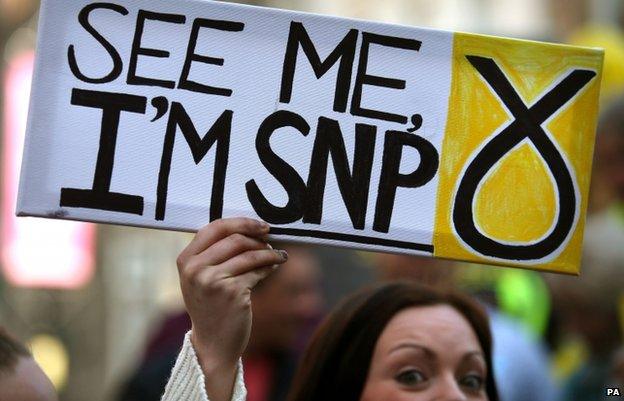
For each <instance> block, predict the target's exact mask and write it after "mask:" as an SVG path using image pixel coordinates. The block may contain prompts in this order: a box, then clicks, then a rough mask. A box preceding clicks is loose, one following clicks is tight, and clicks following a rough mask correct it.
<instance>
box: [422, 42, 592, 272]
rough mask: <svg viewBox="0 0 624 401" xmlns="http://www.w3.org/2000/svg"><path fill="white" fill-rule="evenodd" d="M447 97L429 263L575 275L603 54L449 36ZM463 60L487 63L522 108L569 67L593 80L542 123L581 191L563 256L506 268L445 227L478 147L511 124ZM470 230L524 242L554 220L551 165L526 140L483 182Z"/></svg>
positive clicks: (545, 230) (544, 231)
mask: <svg viewBox="0 0 624 401" xmlns="http://www.w3.org/2000/svg"><path fill="white" fill-rule="evenodd" d="M453 47H454V48H453V67H452V83H451V95H450V99H449V111H448V119H447V126H446V133H445V138H444V142H443V145H442V153H441V155H440V170H439V174H440V183H439V189H438V197H437V208H436V221H435V234H434V247H435V256H437V257H443V258H452V259H460V260H467V261H473V262H484V263H494V264H505V265H515V266H518V267H525V268H531V269H539V270H549V271H556V272H561V273H568V274H578V272H579V265H580V257H581V245H582V241H583V229H584V221H585V213H586V209H587V198H588V196H587V195H588V190H589V180H590V173H591V161H592V154H593V146H594V138H595V128H596V122H597V116H598V97H599V90H600V71H601V68H602V59H603V54H602V52H601V51H600V50H596V49H588V48H579V47H570V46H562V45H554V44H544V43H537V42H530V41H521V40H512V39H504V38H495V37H489V36H482V35H471V34H463V33H456V34H455V38H454V45H453ZM467 55H472V56H481V57H488V58H492V59H493V60H494V61H495V62H496V63H497V64H498V66H499V67H500V68H501V69H502V70H503V72H504V73H505V75H506V76H507V79H508V80H509V81H510V82H511V83H512V85H513V86H514V88H515V90H516V91H517V93H518V94H519V95H520V97H521V98H522V100H523V101H524V103H525V104H526V105H527V106H529V107H530V106H531V105H532V104H533V103H534V102H535V101H537V99H539V98H540V97H541V95H543V94H544V93H546V92H548V90H549V89H550V88H551V87H552V85H553V84H555V83H556V82H558V81H559V80H561V79H562V78H563V77H564V76H566V75H567V73H569V72H570V71H571V70H573V69H586V70H587V69H589V70H593V71H595V72H596V73H597V76H596V77H594V78H593V79H592V80H591V81H590V82H589V83H588V84H587V85H586V86H585V87H584V88H583V89H582V90H581V92H579V93H578V94H577V95H576V96H575V97H574V98H573V99H572V100H571V101H570V102H568V103H567V104H566V105H565V106H564V107H562V108H561V109H560V110H558V111H557V112H556V113H555V114H554V116H553V117H551V118H550V119H549V120H547V122H546V123H545V124H544V125H543V126H544V128H545V129H546V131H547V133H549V134H550V136H551V138H552V139H553V140H554V142H555V143H556V145H557V146H558V148H559V149H560V150H561V153H562V154H563V156H564V158H565V159H566V160H567V161H568V163H569V165H570V166H571V168H572V174H573V178H574V179H575V180H576V185H577V188H578V190H579V192H580V195H581V197H580V208H579V211H578V219H577V222H576V224H575V226H574V228H573V231H572V234H571V236H569V238H568V241H567V242H566V243H565V245H564V246H563V248H562V250H561V252H558V253H554V254H553V255H552V257H550V258H548V257H547V258H545V259H546V260H543V261H540V262H534V263H530V262H519V261H513V260H511V261H503V260H500V259H493V258H491V257H486V256H483V255H480V254H479V253H477V252H475V251H474V250H472V249H470V247H468V246H466V245H465V244H464V243H463V242H462V241H461V240H460V238H459V236H458V235H457V234H456V232H455V231H454V229H453V226H452V218H451V217H452V210H453V201H454V197H455V194H456V191H457V187H458V184H459V181H460V180H461V177H462V173H463V170H464V169H465V167H466V165H467V163H469V161H470V160H471V158H472V157H474V155H475V154H476V153H477V152H478V151H479V148H480V147H481V146H483V144H484V143H486V142H488V141H489V140H490V139H491V137H493V136H494V135H495V134H496V133H497V132H499V131H500V130H502V129H503V128H504V127H505V126H506V125H508V124H509V123H511V122H512V121H513V119H514V117H513V116H512V115H511V113H510V112H508V111H507V109H506V108H505V107H504V105H503V104H502V102H501V101H500V100H499V98H498V96H497V95H496V94H495V93H494V92H493V90H492V89H491V88H490V87H489V85H488V84H487V83H486V82H485V80H484V79H483V78H482V77H481V75H480V74H479V72H478V71H477V70H476V69H475V68H474V67H473V66H472V65H471V64H470V62H469V61H468V59H467V58H466V56H467ZM473 213H474V216H475V223H476V225H477V227H478V228H479V229H480V231H481V232H482V233H483V234H484V235H486V236H487V237H489V238H492V239H494V240H496V241H500V242H507V243H514V244H526V243H531V242H535V241H538V240H539V239H540V238H542V237H543V236H544V235H546V234H547V233H548V232H549V230H550V229H551V226H552V225H553V224H554V220H555V219H556V218H557V192H556V187H555V185H554V181H553V178H552V176H551V175H550V173H549V170H548V166H547V165H546V163H545V162H544V160H543V159H542V158H541V156H540V154H539V153H537V152H536V151H535V148H534V147H533V145H532V143H531V142H530V141H528V140H526V141H524V142H521V143H520V144H519V145H518V146H516V147H515V148H513V149H512V150H510V151H509V152H508V153H507V154H506V155H505V156H504V157H503V158H502V159H500V160H499V161H498V163H497V164H496V165H495V166H494V167H493V168H492V169H491V170H490V171H489V172H488V174H487V175H486V176H485V178H484V179H483V180H482V181H481V187H480V190H479V191H478V192H477V194H476V197H475V201H474V203H473Z"/></svg>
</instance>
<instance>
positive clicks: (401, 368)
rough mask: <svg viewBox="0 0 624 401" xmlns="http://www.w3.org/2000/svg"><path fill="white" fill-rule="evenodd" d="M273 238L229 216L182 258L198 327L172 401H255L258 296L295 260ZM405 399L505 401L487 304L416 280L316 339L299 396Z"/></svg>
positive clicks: (353, 300) (392, 288)
mask: <svg viewBox="0 0 624 401" xmlns="http://www.w3.org/2000/svg"><path fill="white" fill-rule="evenodd" d="M268 232H269V226H268V225H267V224H266V223H261V222H258V221H255V220H250V219H242V218H241V219H223V220H219V221H215V222H213V223H211V224H209V225H208V226H206V227H205V228H204V229H202V230H200V232H199V233H198V234H197V235H196V236H195V238H194V239H193V241H192V242H191V243H190V244H189V245H188V246H187V248H185V250H183V251H182V253H181V254H180V256H179V258H178V268H179V272H180V277H181V280H180V281H181V287H182V294H183V297H184V301H185V304H186V307H187V310H188V312H189V314H190V316H191V320H192V322H193V323H192V330H191V331H190V332H189V333H187V335H186V337H185V340H184V345H183V349H182V351H181V353H180V355H179V357H178V359H177V362H176V366H175V367H174V370H173V373H172V377H171V379H170V381H169V383H168V385H167V390H166V392H165V395H164V397H163V399H164V400H177V399H179V398H180V397H184V399H187V400H189V401H195V400H208V397H209V398H210V400H211V401H229V400H235V401H242V400H245V398H246V391H245V384H244V381H243V375H242V374H241V373H242V372H241V369H242V365H241V362H240V357H241V355H243V352H244V350H245V348H246V347H247V343H248V341H249V338H250V334H251V333H252V332H253V331H254V330H255V328H254V329H252V305H253V309H254V313H255V306H256V305H255V303H254V302H255V301H254V299H253V297H252V295H251V294H252V292H253V289H254V287H255V286H256V285H257V284H258V282H260V281H262V280H263V279H264V278H266V277H267V276H269V275H270V274H271V273H272V272H274V271H275V270H280V269H284V267H283V266H282V267H280V266H279V265H281V264H283V263H284V262H285V261H286V260H287V259H288V257H289V256H288V254H287V253H286V252H285V251H283V250H273V249H271V248H270V247H269V246H268V245H267V244H266V235H267V234H268ZM254 324H255V322H254ZM250 346H251V344H250ZM402 399H411V400H420V399H422V400H430V399H440V400H447V399H448V400H451V399H452V400H475V401H476V400H490V401H497V400H498V396H497V392H496V386H495V383H494V379H493V375H492V363H491V337H490V330H489V325H488V321H487V316H486V314H485V313H484V311H483V310H482V309H481V308H480V307H479V306H478V305H477V304H475V303H474V302H473V301H470V300H469V299H467V298H465V297H462V296H459V295H452V294H446V293H442V292H438V291H435V290H432V289H428V288H427V287H423V286H420V285H416V284H408V283H398V284H388V285H382V286H378V287H376V288H372V289H368V290H365V291H362V292H360V293H358V294H356V295H354V296H352V297H349V298H348V299H347V300H346V301H345V302H343V303H342V304H341V305H340V306H339V307H338V308H337V309H336V310H334V312H333V313H332V314H331V315H330V316H329V317H328V318H327V319H326V320H325V321H324V323H323V324H322V325H321V326H320V328H319V330H317V332H316V333H315V336H314V338H313V340H312V342H311V345H310V346H309V347H308V349H307V350H306V352H305V354H304V357H303V360H302V363H301V364H300V368H299V370H298V372H297V376H296V377H295V380H294V386H293V388H292V391H291V393H290V395H289V400H291V401H304V400H327V401H330V400H341V401H350V400H353V401H357V400H363V401H376V400H397V401H398V400H402Z"/></svg>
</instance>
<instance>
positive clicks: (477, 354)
mask: <svg viewBox="0 0 624 401" xmlns="http://www.w3.org/2000/svg"><path fill="white" fill-rule="evenodd" d="M475 357H476V358H477V359H481V360H482V361H483V362H485V355H484V354H483V351H477V350H475V351H470V352H467V353H465V354H464V356H463V357H462V361H466V360H468V359H471V358H475Z"/></svg>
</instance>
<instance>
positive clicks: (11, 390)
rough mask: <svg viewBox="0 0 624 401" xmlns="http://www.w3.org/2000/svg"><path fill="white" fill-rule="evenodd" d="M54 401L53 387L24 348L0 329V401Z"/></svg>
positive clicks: (55, 397)
mask: <svg viewBox="0 0 624 401" xmlns="http://www.w3.org/2000/svg"><path fill="white" fill-rule="evenodd" d="M18 400H19V401H56V400H58V398H57V396H56V393H55V390H54V386H53V385H52V382H51V381H50V379H48V377H47V376H46V375H45V373H43V370H41V368H40V367H39V365H37V362H35V360H34V359H33V357H32V355H31V354H30V352H29V351H28V349H26V347H25V346H24V345H22V344H20V343H19V342H18V341H17V340H15V339H14V338H13V337H11V336H10V335H9V334H8V333H7V332H6V331H5V330H4V329H3V328H2V327H0V401H18Z"/></svg>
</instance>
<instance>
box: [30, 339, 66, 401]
mask: <svg viewBox="0 0 624 401" xmlns="http://www.w3.org/2000/svg"><path fill="white" fill-rule="evenodd" d="M28 343H29V345H30V350H31V352H32V354H33V358H35V361H37V363H38V364H39V366H41V369H43V371H44V372H45V374H46V375H48V377H49V378H50V381H51V382H52V384H53V385H54V388H56V390H57V391H59V392H60V391H62V390H63V388H64V387H65V385H66V384H67V377H68V376H69V354H68V353H67V349H66V348H65V345H64V344H63V343H62V342H61V340H59V339H58V338H57V337H55V336H52V335H49V334H38V335H36V336H34V337H33V338H31V339H30V341H29V342H28Z"/></svg>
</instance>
